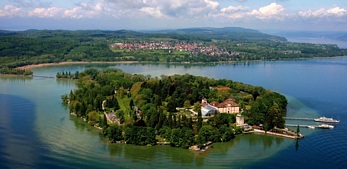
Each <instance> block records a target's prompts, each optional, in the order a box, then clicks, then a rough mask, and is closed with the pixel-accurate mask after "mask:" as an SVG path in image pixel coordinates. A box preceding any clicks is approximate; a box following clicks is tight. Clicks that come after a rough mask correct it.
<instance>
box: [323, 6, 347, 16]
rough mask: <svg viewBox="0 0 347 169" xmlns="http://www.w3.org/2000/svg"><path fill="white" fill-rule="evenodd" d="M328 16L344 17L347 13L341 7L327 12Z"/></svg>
mask: <svg viewBox="0 0 347 169" xmlns="http://www.w3.org/2000/svg"><path fill="white" fill-rule="evenodd" d="M327 13H328V14H332V15H335V16H344V15H346V14H347V11H346V10H345V9H343V8H340V7H335V8H330V9H328V10H327Z"/></svg>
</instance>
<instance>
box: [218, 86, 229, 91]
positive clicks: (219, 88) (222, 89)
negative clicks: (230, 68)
mask: <svg viewBox="0 0 347 169" xmlns="http://www.w3.org/2000/svg"><path fill="white" fill-rule="evenodd" d="M217 90H218V91H225V90H230V87H217Z"/></svg>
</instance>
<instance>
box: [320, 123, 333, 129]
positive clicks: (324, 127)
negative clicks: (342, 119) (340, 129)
mask: <svg viewBox="0 0 347 169" xmlns="http://www.w3.org/2000/svg"><path fill="white" fill-rule="evenodd" d="M318 127H319V128H322V129H333V128H334V126H332V125H328V124H321V125H319V126H318Z"/></svg>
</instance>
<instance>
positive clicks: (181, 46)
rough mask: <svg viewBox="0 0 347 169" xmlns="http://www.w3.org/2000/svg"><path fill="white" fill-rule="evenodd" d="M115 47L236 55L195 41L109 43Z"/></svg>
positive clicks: (132, 49)
mask: <svg viewBox="0 0 347 169" xmlns="http://www.w3.org/2000/svg"><path fill="white" fill-rule="evenodd" d="M111 47H112V48H115V49H126V50H130V51H136V50H168V52H169V53H172V52H174V51H179V52H188V53H189V54H192V55H195V56H196V55H200V54H203V55H207V56H222V55H224V56H232V55H238V53H236V52H231V51H228V50H226V49H222V48H219V47H217V46H215V45H207V44H204V43H196V42H191V43H187V42H178V41H140V42H134V43H114V44H113V45H111Z"/></svg>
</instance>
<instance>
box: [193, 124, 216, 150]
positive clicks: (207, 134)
mask: <svg viewBox="0 0 347 169" xmlns="http://www.w3.org/2000/svg"><path fill="white" fill-rule="evenodd" d="M219 140H220V133H219V131H218V129H217V128H215V127H212V126H210V125H204V126H202V128H201V129H200V130H199V135H198V137H197V140H196V142H197V143H198V145H202V144H205V143H207V142H209V141H211V142H218V141H219Z"/></svg>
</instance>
